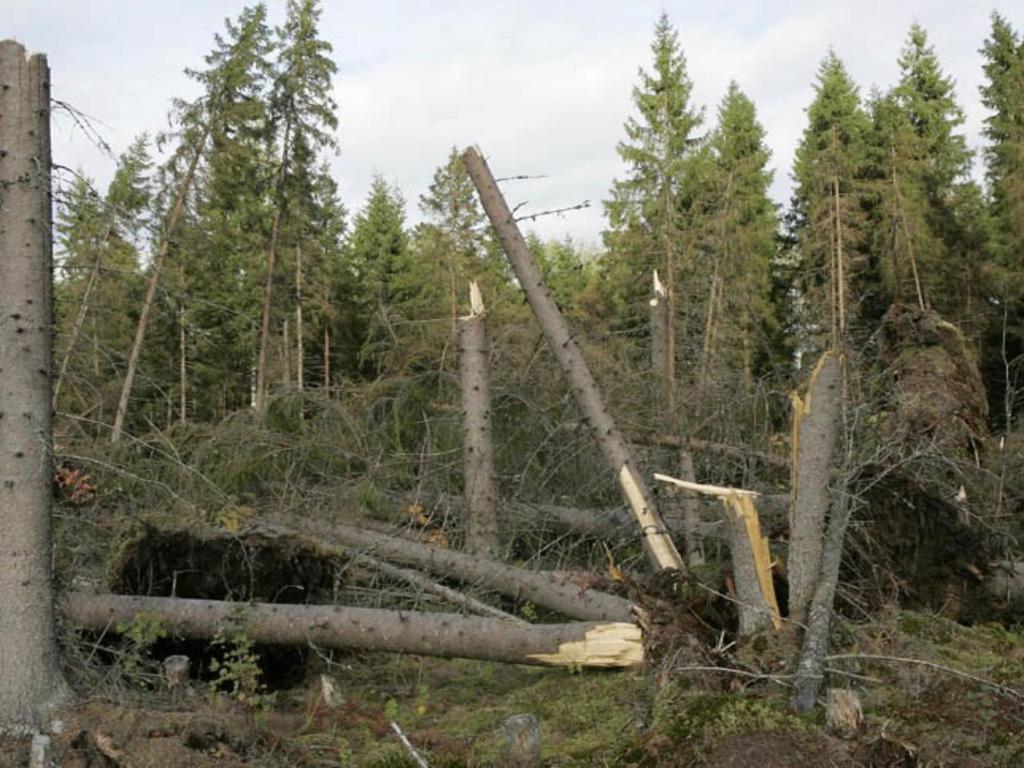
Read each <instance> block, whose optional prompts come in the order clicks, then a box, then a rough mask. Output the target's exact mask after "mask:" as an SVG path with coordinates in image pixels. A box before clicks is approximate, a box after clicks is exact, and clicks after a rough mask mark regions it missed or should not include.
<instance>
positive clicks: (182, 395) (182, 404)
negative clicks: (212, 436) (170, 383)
mask: <svg viewBox="0 0 1024 768" xmlns="http://www.w3.org/2000/svg"><path fill="white" fill-rule="evenodd" d="M178 399H179V403H178V410H179V414H178V420H179V421H180V422H181V423H182V424H188V345H187V344H186V338H185V305H184V304H183V305H181V306H179V307H178Z"/></svg>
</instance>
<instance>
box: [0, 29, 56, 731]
mask: <svg viewBox="0 0 1024 768" xmlns="http://www.w3.org/2000/svg"><path fill="white" fill-rule="evenodd" d="M0 135H2V136H3V147H2V151H0V308H2V310H3V320H2V321H0V519H2V520H3V540H2V542H0V729H2V730H22V729H38V728H41V727H43V726H44V725H45V724H48V720H49V718H48V715H49V712H50V710H51V709H52V708H53V706H55V705H56V704H58V703H59V701H60V699H61V698H62V697H63V694H64V691H65V688H64V683H63V679H62V677H61V672H60V666H59V661H58V656H57V644H56V639H55V633H54V615H53V581H52V574H51V565H50V560H51V557H52V544H51V539H50V504H51V500H52V498H53V467H52V454H51V450H52V445H51V423H50V418H51V416H50V413H51V412H50V407H51V402H52V400H51V392H50V372H51V363H52V361H51V352H52V343H53V340H52V336H53V327H52V322H53V305H52V290H53V289H52V279H53V278H52V271H51V270H52V266H53V264H52V262H53V243H52V242H51V234H50V226H51V209H50V70H49V67H48V66H47V63H46V57H45V56H43V55H41V54H36V55H34V56H31V57H29V56H28V55H27V52H26V51H25V48H24V47H23V46H22V45H21V44H20V43H17V42H15V41H13V40H4V41H2V42H0Z"/></svg>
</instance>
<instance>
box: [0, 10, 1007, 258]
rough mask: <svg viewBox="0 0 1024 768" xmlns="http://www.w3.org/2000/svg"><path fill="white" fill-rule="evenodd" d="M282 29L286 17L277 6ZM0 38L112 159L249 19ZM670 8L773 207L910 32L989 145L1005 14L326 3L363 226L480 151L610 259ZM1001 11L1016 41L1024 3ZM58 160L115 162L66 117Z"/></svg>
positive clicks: (136, 22)
mask: <svg viewBox="0 0 1024 768" xmlns="http://www.w3.org/2000/svg"><path fill="white" fill-rule="evenodd" d="M268 5H269V7H270V12H271V19H272V21H274V22H277V21H278V20H279V19H280V16H281V13H282V7H283V0H281V1H280V2H276V1H274V0H271V1H270V2H268ZM0 6H2V13H0V37H15V38H17V39H19V40H20V41H22V42H23V43H24V44H25V45H26V46H28V47H29V48H30V49H32V50H33V51H41V52H45V53H47V54H48V55H49V59H50V66H51V69H52V73H53V75H52V79H53V93H54V96H55V97H56V98H59V99H62V100H65V101H67V102H70V103H71V104H73V105H75V106H76V107H77V108H78V109H80V110H82V111H83V112H85V113H86V114H88V115H91V116H92V117H93V118H95V119H96V120H97V121H98V123H99V126H100V128H101V130H102V132H103V134H104V137H105V138H106V139H107V140H108V141H109V143H110V144H111V145H112V146H113V147H114V149H115V151H121V150H123V149H124V148H125V147H126V146H127V145H128V143H129V142H130V140H131V139H132V137H133V136H134V135H136V134H138V133H140V132H143V131H147V132H150V133H154V132H157V131H159V130H161V129H162V128H164V127H165V125H166V118H165V115H166V112H167V108H168V105H169V102H170V99H171V98H172V97H175V96H186V95H191V94H193V93H195V86H194V85H193V84H192V83H191V82H190V81H189V80H188V79H187V78H186V77H185V76H184V74H183V73H182V69H183V68H184V67H186V66H199V65H201V63H202V57H203V56H204V55H205V53H206V52H207V51H208V50H209V48H210V45H211V40H212V36H213V34H214V33H215V32H217V31H220V30H221V29H222V28H223V19H224V17H226V16H234V15H236V14H237V13H238V11H239V10H240V9H241V8H242V2H240V1H237V2H236V1H229V0H178V2H176V3H155V2H139V1H138V0H0ZM663 9H664V10H666V11H667V12H668V13H669V15H670V17H671V19H672V22H673V23H674V24H675V26H676V27H677V28H678V30H679V33H680V39H681V42H682V45H683V49H684V52H685V54H686V57H687V62H688V65H689V71H690V76H691V79H692V80H693V81H694V97H695V102H696V103H697V104H700V105H705V106H706V116H707V121H708V123H709V124H710V123H712V122H713V120H714V115H715V109H716V106H717V103H718V101H719V100H720V99H721V97H722V94H723V93H724V92H725V88H726V86H727V84H728V82H729V81H730V80H731V79H735V80H737V81H738V82H739V84H740V86H741V88H742V89H743V90H744V91H746V92H747V94H748V95H750V96H751V97H752V98H753V99H754V101H755V103H756V105H757V108H758V111H759V115H760V119H761V121H762V123H763V124H764V126H765V128H766V129H767V132H768V143H769V145H770V147H771V149H772V152H773V165H774V167H775V169H776V173H775V183H774V185H773V189H772V192H773V195H774V196H775V198H776V200H777V201H778V202H780V203H783V202H785V201H786V200H788V197H789V192H790V188H791V183H790V179H789V167H790V163H791V161H792V156H793V151H794V148H795V146H796V143H797V141H798V139H799V136H800V132H801V131H802V129H803V124H804V116H805V113H804V110H805V108H806V106H807V104H808V103H809V101H810V99H811V96H812V84H813V81H814V76H815V72H816V70H817V67H818V64H819V62H820V61H821V59H822V57H823V56H824V55H825V53H826V52H827V50H828V48H829V46H831V47H833V48H834V49H835V50H836V52H837V53H838V54H839V56H840V57H841V58H842V59H843V60H844V61H845V62H846V64H847V66H848V68H849V70H850V72H851V74H852V75H853V77H854V78H855V79H856V80H857V82H858V83H859V84H860V86H861V89H862V92H863V93H864V94H866V93H867V92H868V91H869V90H870V89H871V87H872V86H879V87H888V86H889V85H891V84H892V83H893V82H894V80H895V79H896V77H897V67H896V57H897V55H898V53H899V49H900V47H901V45H902V43H903V40H904V37H905V35H906V32H907V29H908V27H909V26H910V24H911V23H912V22H914V21H918V22H920V23H921V24H922V25H924V26H925V28H926V29H927V30H928V32H929V34H930V36H931V42H932V44H933V45H934V46H935V48H936V50H937V52H938V55H939V57H940V59H941V61H942V63H943V66H944V67H945V70H946V72H947V73H949V74H951V75H952V76H953V77H954V78H955V79H956V81H957V92H958V96H959V98H960V101H961V104H962V105H963V106H964V108H965V110H966V113H967V123H966V125H965V128H964V130H965V132H966V134H967V137H968V142H969V143H970V144H971V145H972V146H973V147H979V146H980V145H981V137H980V130H981V127H982V120H983V118H984V115H985V112H984V108H983V107H982V105H981V103H980V100H979V97H978V86H979V84H980V83H981V80H982V72H981V57H980V55H979V54H978V49H979V48H980V47H981V44H982V42H983V40H984V38H985V37H986V36H987V34H988V29H989V14H990V13H991V11H992V7H990V6H988V5H986V4H984V3H975V2H970V1H967V2H964V1H963V0H961V1H960V2H953V1H950V0H941V1H940V0H932V1H929V0H914V1H913V2H874V1H872V0H868V1H864V2H835V1H831V2H826V1H823V0H817V1H816V2H809V1H804V0H781V1H778V2H772V3H767V2H752V1H751V2H732V3H729V2H725V3H713V2H694V1H693V0H689V1H687V2H677V1H675V0H665V2H650V1H648V0H631V1H629V2H624V1H621V0H620V1H619V2H613V1H612V0H591V1H584V0H569V1H564V0H563V2H561V3H553V2H538V1H537V0H520V1H518V2H512V0H476V1H475V2H470V1H469V0H466V1H463V0H451V1H448V2H417V1H415V0H376V1H375V2H350V1H349V0H324V15H323V22H322V34H323V36H324V37H325V38H326V39H327V40H329V41H330V42H331V43H332V44H333V46H334V57H335V60H336V61H337V63H338V66H339V73H338V76H337V78H336V83H335V91H336V93H335V98H336V100H337V102H338V104H339V117H340V120H341V127H340V129H339V135H338V139H339V143H340V145H341V153H340V155H339V156H338V157H336V158H334V160H333V163H332V165H333V169H334V172H335V176H336V178H337V180H338V182H339V184H340V187H341V192H342V196H343V199H344V201H345V203H346V205H347V206H348V208H349V210H350V211H352V212H355V211H356V210H358V208H359V207H360V205H361V204H362V201H363V199H364V197H365V195H366V192H367V190H368V188H369V185H370V181H371V178H372V176H373V174H374V173H381V174H383V175H384V176H385V177H386V178H387V179H388V180H389V181H391V182H394V183H397V184H398V185H399V186H400V188H401V189H402V191H403V193H404V194H405V196H406V199H407V202H408V210H409V214H410V218H411V220H412V221H415V220H417V219H418V216H419V212H418V209H417V201H418V199H419V196H420V195H421V194H422V193H423V192H424V191H425V189H426V187H427V185H428V184H429V182H430V178H431V176H432V174H433V172H434V169H435V168H436V167H437V166H438V165H439V164H441V163H443V162H444V161H445V159H446V157H447V154H448V151H449V149H450V148H451V147H452V145H457V146H462V145H465V144H467V143H478V144H479V145H480V146H481V147H482V148H483V149H484V151H485V152H486V153H487V155H488V156H489V158H490V162H491V166H492V168H493V169H494V171H495V173H496V174H498V175H512V174H521V173H529V174H546V175H547V178H546V179H543V180H539V181H532V182H528V183H524V184H520V185H517V186H516V187H515V188H514V189H510V190H509V193H510V197H511V198H512V201H513V202H521V201H528V205H527V208H528V209H529V210H533V211H537V210H543V209H547V208H552V207H559V206H563V205H572V204H575V203H578V202H581V201H583V200H589V201H591V203H592V207H591V208H590V209H588V210H585V211H579V212H575V213H572V214H569V215H567V216H565V217H549V218H545V219H541V220H539V221H538V222H537V223H536V224H535V225H534V227H535V229H536V230H537V231H538V232H539V233H540V234H541V235H543V236H550V237H562V236H565V235H571V236H572V237H573V238H574V239H577V240H582V241H586V242H597V241H598V240H599V237H600V231H601V229H602V227H603V213H602V208H601V204H600V203H601V200H602V199H603V198H604V197H605V195H606V194H607V191H608V188H609V186H610V184H611V181H612V179H613V178H614V177H615V176H617V175H619V174H621V173H622V165H621V163H620V162H619V159H618V156H617V154H616V152H615V145H616V143H617V142H618V141H619V140H620V139H621V138H622V123H623V120H624V119H625V117H626V116H627V114H629V112H630V108H631V102H630V91H631V89H632V87H633V85H634V84H635V83H636V80H637V69H638V67H641V66H643V67H647V66H649V63H650V51H649V45H650V40H651V35H652V30H653V26H654V23H655V21H656V19H657V17H658V14H659V13H660V12H661V10H663ZM1000 11H1001V12H1002V13H1004V14H1006V15H1008V16H1009V18H1010V20H1011V22H1012V23H1013V24H1014V25H1015V26H1017V28H1020V27H1021V26H1022V24H1024V7H1022V5H1021V3H1020V0H1014V2H1013V3H1006V2H1004V4H1003V5H1002V6H1001V7H1000ZM54 159H55V162H58V163H60V164H62V165H67V166H71V167H81V168H83V169H84V170H85V171H86V173H88V174H89V175H91V176H93V177H95V178H97V179H98V180H99V181H100V182H101V183H106V182H107V181H108V180H109V178H110V174H111V171H112V161H111V160H110V159H109V158H107V157H105V156H104V155H103V153H101V152H100V151H99V150H97V149H96V148H95V147H94V146H93V145H92V144H91V143H90V142H89V141H88V139H87V138H86V137H84V136H83V135H82V134H81V133H80V132H79V131H77V130H76V129H75V127H74V126H73V125H72V124H71V123H70V121H68V120H67V118H65V117H59V118H58V121H57V124H56V126H55V132H54Z"/></svg>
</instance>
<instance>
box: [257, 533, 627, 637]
mask: <svg viewBox="0 0 1024 768" xmlns="http://www.w3.org/2000/svg"><path fill="white" fill-rule="evenodd" d="M271 522H272V523H274V524H275V525H274V527H277V528H278V529H279V530H288V531H298V532H300V533H305V534H307V535H309V536H311V537H313V538H315V539H317V540H319V541H324V542H327V543H331V544H334V545H336V546H342V547H346V548H348V547H351V548H355V549H359V550H362V551H364V552H366V553H368V554H371V555H373V556H374V557H378V558H380V559H382V560H391V561H394V562H397V563H405V564H406V565H413V566H415V567H417V568H419V569H421V570H427V571H431V572H433V573H437V574H443V575H445V576H448V577H452V578H455V579H458V580H459V581H463V582H467V583H470V584H480V585H481V586H485V587H488V588H490V589H493V590H496V591H498V592H501V593H502V594H506V595H511V596H513V597H517V598H519V599H523V600H530V601H531V602H533V603H536V604H537V605H540V606H542V607H544V608H548V609H550V610H552V611H557V612H558V613H561V614H563V615H565V616H571V617H572V618H574V619H583V620H585V621H587V620H594V621H629V620H630V619H631V617H632V615H633V613H632V607H631V605H630V603H629V601H628V600H624V599H623V598H621V597H615V596H614V595H609V594H607V593H605V592H598V591H596V590H593V589H589V588H587V587H586V586H585V585H581V584H578V583H576V582H574V581H573V580H572V579H571V578H570V577H569V576H568V575H566V574H551V573H544V572H540V571H528V570H526V569H524V568H516V567H514V566H511V565H505V564H504V563H499V562H496V561H494V560H489V559H487V558H483V557H478V556H476V555H470V554H468V553H466V552H456V551H454V550H450V549H444V548H443V547H436V546H432V545H430V544H421V543H419V542H416V541H410V540H408V539H403V538H399V537H397V536H391V535H389V534H386V533H383V532H380V531H369V530H365V529H363V528H356V527H354V526H351V525H341V524H328V523H322V522H320V521H318V520H310V519H308V518H307V519H303V520H296V519H288V520H281V521H280V522H279V523H278V521H274V520H271Z"/></svg>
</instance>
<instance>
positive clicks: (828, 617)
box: [791, 489, 852, 712]
mask: <svg viewBox="0 0 1024 768" xmlns="http://www.w3.org/2000/svg"><path fill="white" fill-rule="evenodd" d="M851 509H852V504H851V500H850V497H849V494H847V493H846V492H845V489H840V491H839V492H838V493H837V494H836V501H835V503H834V504H833V505H832V514H831V516H830V519H829V522H828V536H827V538H826V540H825V548H824V554H823V556H822V559H821V570H820V572H819V573H818V579H817V582H816V584H815V588H814V596H813V599H812V600H811V605H810V612H809V616H808V619H807V629H806V631H805V632H804V642H803V648H802V649H801V652H800V658H799V660H798V661H797V666H796V674H795V675H794V676H793V689H794V694H793V707H794V708H795V709H796V710H797V711H798V712H810V711H811V710H812V709H814V705H815V703H816V702H817V700H818V693H819V692H820V691H821V684H822V681H823V680H824V672H825V657H826V656H828V641H829V632H830V629H831V626H832V603H833V601H834V600H835V595H836V587H837V586H838V584H839V566H840V564H841V563H842V559H843V545H844V543H845V541H846V529H847V527H848V525H849V522H850V512H851ZM791 594H792V593H791Z"/></svg>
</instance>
